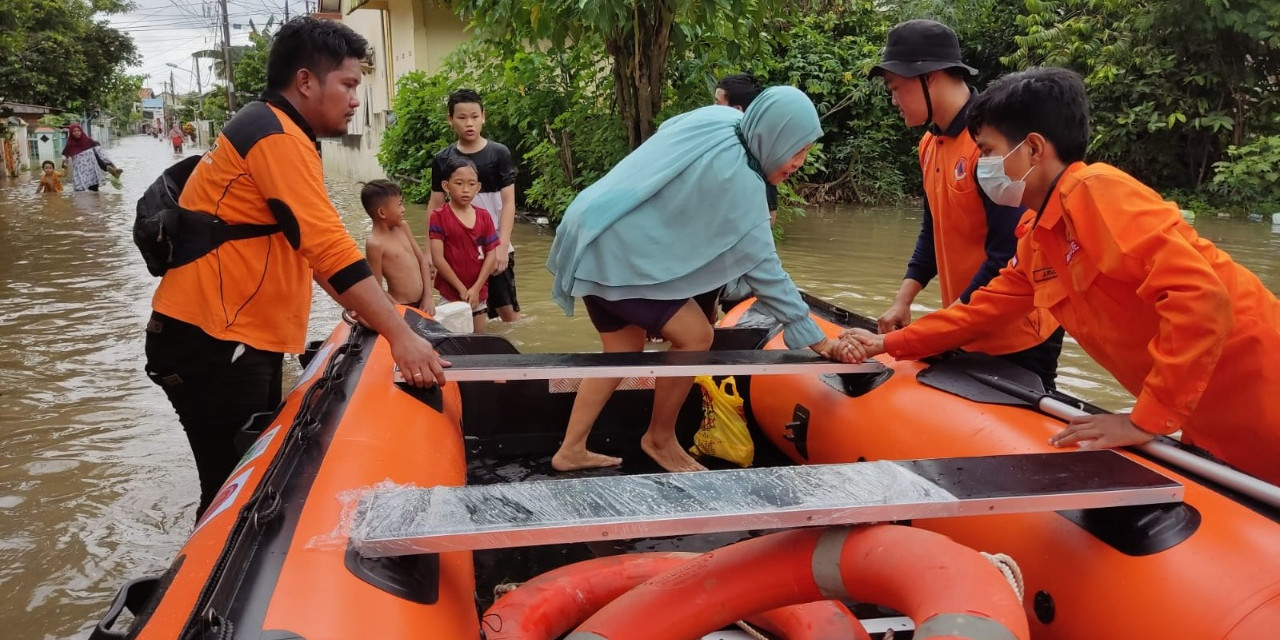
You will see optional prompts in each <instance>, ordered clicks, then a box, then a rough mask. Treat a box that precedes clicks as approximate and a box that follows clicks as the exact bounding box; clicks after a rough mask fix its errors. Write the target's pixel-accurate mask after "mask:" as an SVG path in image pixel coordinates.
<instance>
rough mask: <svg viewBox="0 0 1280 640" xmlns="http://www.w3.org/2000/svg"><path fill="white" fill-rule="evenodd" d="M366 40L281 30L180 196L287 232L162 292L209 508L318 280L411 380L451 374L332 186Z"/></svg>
mask: <svg viewBox="0 0 1280 640" xmlns="http://www.w3.org/2000/svg"><path fill="white" fill-rule="evenodd" d="M367 48H368V43H367V42H366V41H365V40H364V38H361V37H360V36H359V35H357V34H356V33H355V32H354V31H352V30H351V29H350V28H349V27H346V26H344V25H342V24H341V23H338V22H333V21H329V20H316V19H314V18H310V17H302V18H297V19H294V20H291V21H289V22H288V23H286V24H285V25H284V26H282V27H281V28H280V31H279V32H278V33H277V34H276V36H275V38H274V42H273V44H272V46H271V52H270V54H269V57H268V60H267V91H266V92H265V93H264V94H263V98H262V100H260V101H257V102H253V103H250V104H248V105H246V106H245V107H244V108H243V109H241V110H240V112H239V113H237V114H236V116H235V117H234V118H232V119H231V121H230V122H228V123H227V126H226V127H225V128H224V129H223V131H222V133H221V134H219V135H218V139H217V143H216V144H215V145H214V146H213V148H211V149H210V150H209V152H208V153H206V154H205V155H204V157H203V159H202V160H201V161H200V162H199V164H198V165H197V166H196V169H195V172H194V173H193V174H192V175H191V177H190V178H189V179H188V181H187V183H186V187H185V188H184V189H183V192H182V196H181V198H180V199H179V204H180V205H181V206H182V207H184V208H187V209H191V210H194V211H199V212H204V213H208V214H212V215H216V216H218V217H220V218H222V219H223V220H224V221H226V222H227V223H229V224H262V225H270V224H279V225H280V227H281V230H280V231H279V232H277V233H274V234H271V235H268V236H261V237H256V238H247V239H241V240H233V241H231V242H227V243H226V244H223V245H222V246H221V247H219V248H218V249H216V250H214V251H213V252H211V253H208V254H206V255H204V256H203V257H201V258H199V259H197V260H196V261H194V262H191V263H190V264H186V265H183V266H180V267H176V268H172V269H170V270H169V271H168V272H166V273H165V275H164V278H163V280H161V281H160V285H159V287H158V288H157V289H156V293H155V297H154V298H153V300H152V308H153V310H154V311H153V313H152V315H151V320H150V321H149V322H148V324H147V346H146V353H147V364H146V371H147V375H148V376H149V377H150V378H151V379H152V380H153V381H155V382H156V384H158V385H160V386H161V387H162V388H164V391H165V394H166V395H167V396H168V397H169V401H170V403H172V404H173V406H174V409H176V410H177V413H178V419H179V421H180V422H181V423H182V427H183V430H184V431H185V432H186V434H187V439H188V441H189V442H190V445H191V449H192V452H193V453H194V454H195V459H196V469H197V471H198V473H199V476H200V503H199V507H198V509H197V517H198V516H199V515H200V514H202V513H203V512H204V510H205V509H206V508H207V507H208V506H209V503H210V502H211V501H212V499H213V497H214V496H215V495H216V493H217V491H218V488H219V486H221V485H222V483H223V481H225V480H226V479H227V476H228V474H229V473H230V472H231V470H232V469H233V468H234V467H235V464H236V462H237V458H238V455H237V453H236V450H235V447H234V446H233V444H232V438H233V436H234V435H235V433H236V432H237V431H238V430H239V429H240V427H241V426H242V425H244V423H245V421H246V420H247V419H248V418H249V417H250V416H251V415H253V414H254V413H258V412H264V411H274V410H275V409H276V407H277V405H279V403H280V398H281V360H282V356H283V354H284V353H301V352H302V350H303V345H304V342H305V340H306V328H307V317H308V315H309V312H310V307H311V291H312V289H311V281H312V279H313V278H314V280H315V281H316V282H318V283H319V284H320V286H321V287H323V288H324V290H325V291H326V292H328V293H329V295H331V296H333V298H334V299H335V300H337V301H338V303H339V304H341V305H342V306H343V307H345V308H347V309H353V310H355V311H356V312H357V313H358V314H359V316H360V318H361V319H362V320H363V321H364V322H365V323H366V324H368V325H369V326H370V327H372V328H373V329H374V330H376V331H377V332H378V333H380V334H381V335H383V336H384V337H386V339H387V340H388V341H389V342H390V344H391V352H392V355H393V356H394V358H395V361H396V364H398V365H399V367H400V370H401V371H402V372H403V375H404V378H405V379H406V380H407V381H409V382H410V383H411V384H415V385H417V386H426V385H428V384H435V383H437V382H441V383H442V382H444V374H443V371H442V369H441V366H442V361H441V360H440V357H439V356H438V355H437V354H436V353H435V351H434V350H433V349H432V348H431V345H430V344H429V343H428V342H427V341H426V340H424V339H423V338H422V337H420V336H418V335H417V334H416V333H414V332H413V330H412V329H411V328H410V327H409V325H408V324H407V323H406V322H405V321H404V320H403V319H402V318H401V317H400V316H399V315H398V314H397V312H396V309H395V307H394V306H392V305H391V303H390V302H389V301H388V300H387V297H386V294H384V293H383V292H382V288H381V287H380V286H379V284H378V283H377V282H376V281H375V280H374V278H373V273H372V271H371V270H370V269H369V265H368V263H366V262H365V259H364V256H362V255H361V254H360V250H359V249H358V248H357V246H356V242H355V240H353V239H352V238H351V236H349V235H348V234H347V231H346V228H345V227H343V225H342V220H341V219H340V218H339V215H338V212H337V211H336V210H335V209H334V208H333V205H332V204H331V203H330V201H329V197H328V194H327V192H326V191H325V186H324V176H323V168H322V166H321V163H320V154H319V146H318V143H317V141H316V137H317V136H337V135H342V134H343V133H345V132H346V129H347V122H348V121H349V120H350V119H351V116H352V115H353V113H354V112H355V109H356V107H358V106H359V105H360V102H359V99H358V97H357V96H358V93H357V90H356V88H357V86H358V85H359V84H360V77H361V76H360V60H361V59H363V58H364V57H365V55H366V53H367ZM388 384H390V380H388Z"/></svg>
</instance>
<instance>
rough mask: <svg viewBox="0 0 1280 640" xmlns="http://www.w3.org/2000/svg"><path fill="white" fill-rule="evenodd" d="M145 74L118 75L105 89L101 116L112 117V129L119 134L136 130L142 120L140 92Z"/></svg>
mask: <svg viewBox="0 0 1280 640" xmlns="http://www.w3.org/2000/svg"><path fill="white" fill-rule="evenodd" d="M144 80H146V77H145V76H140V75H116V76H113V78H112V81H111V82H110V83H109V84H108V85H107V87H106V88H105V89H104V91H105V96H104V98H103V102H102V109H101V111H100V113H99V115H100V116H102V117H103V118H104V119H105V118H108V117H109V118H110V122H111V129H112V130H113V131H115V132H116V133H117V134H126V133H132V132H134V131H136V130H137V129H136V126H137V125H138V124H139V123H141V122H142V120H143V118H142V111H141V110H140V109H139V108H138V93H139V92H140V91H141V89H142V84H143V81H144Z"/></svg>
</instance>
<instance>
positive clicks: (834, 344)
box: [813, 329, 884, 364]
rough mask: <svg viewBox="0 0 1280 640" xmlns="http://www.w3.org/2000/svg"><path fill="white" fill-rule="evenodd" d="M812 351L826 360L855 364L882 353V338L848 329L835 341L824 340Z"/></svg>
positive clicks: (867, 332) (863, 330) (861, 330)
mask: <svg viewBox="0 0 1280 640" xmlns="http://www.w3.org/2000/svg"><path fill="white" fill-rule="evenodd" d="M813 350H814V351H817V352H818V353H819V354H821V355H822V356H823V357H825V358H827V359H828V360H836V361H839V362H848V363H853V364H857V363H859V362H862V361H863V360H866V359H867V358H870V357H872V356H876V355H880V354H882V353H884V336H882V335H877V334H874V333H871V332H870V331H867V330H865V329H849V330H847V331H844V332H842V333H841V334H840V336H839V337H838V338H836V339H835V340H832V339H830V338H824V339H823V340H822V342H819V343H818V344H816V345H814V347H813Z"/></svg>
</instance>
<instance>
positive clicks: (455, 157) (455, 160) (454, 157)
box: [440, 153, 480, 184]
mask: <svg viewBox="0 0 1280 640" xmlns="http://www.w3.org/2000/svg"><path fill="white" fill-rule="evenodd" d="M463 167H471V170H472V171H475V172H476V175H479V173H480V172H479V170H478V169H476V163H474V162H472V161H471V158H468V157H466V156H464V155H461V154H457V153H454V154H450V155H449V158H448V159H447V160H445V161H444V166H443V167H441V171H440V174H441V175H440V182H441V184H443V183H445V182H448V181H449V179H450V178H452V177H453V174H454V172H456V171H457V170H458V169H461V168H463Z"/></svg>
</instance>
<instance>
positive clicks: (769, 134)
mask: <svg viewBox="0 0 1280 640" xmlns="http://www.w3.org/2000/svg"><path fill="white" fill-rule="evenodd" d="M821 135H822V127H821V125H820V124H819V121H818V112H817V110H816V109H814V106H813V102H812V101H810V100H809V98H808V96H806V95H805V94H804V93H803V92H801V91H800V90H799V89H796V88H795V87H773V88H770V89H767V90H765V91H764V92H763V93H761V94H760V95H759V96H758V97H757V98H756V99H755V100H754V101H753V102H752V103H751V106H750V107H748V108H747V111H746V113H740V112H738V111H737V110H736V109H732V108H730V107H720V106H712V107H703V108H701V109H696V110H694V111H690V112H688V113H684V114H681V115H679V116H676V117H674V118H671V119H670V120H668V121H667V122H665V123H663V125H662V126H661V127H659V128H658V131H657V133H655V134H654V135H653V137H651V138H650V139H649V140H647V141H646V142H645V143H644V144H642V145H640V147H639V148H638V149H636V150H635V151H633V152H631V154H630V155H628V156H627V157H625V158H623V159H622V161H621V162H619V163H618V164H617V166H615V167H614V168H613V169H612V170H611V171H609V173H608V174H606V175H605V176H604V177H603V178H601V179H600V180H599V181H597V182H596V183H595V184H593V185H591V186H590V187H587V189H586V190H584V191H583V192H582V193H580V194H578V197H577V198H574V200H573V202H572V203H570V204H569V208H568V210H567V211H566V212H565V215H564V219H563V220H562V221H561V224H560V227H559V229H557V231H556V237H555V241H554V242H553V243H552V245H551V254H550V255H549V256H548V258H547V269H549V270H550V271H551V273H552V274H553V278H552V285H551V297H552V299H553V300H554V301H555V302H556V303H557V304H559V305H560V307H561V308H562V309H564V311H565V313H567V314H569V315H573V299H574V298H577V297H582V296H585V295H596V296H600V297H602V298H605V299H607V300H621V299H625V298H648V299H655V300H679V299H682V298H689V297H692V296H695V295H698V294H700V293H705V292H707V291H711V290H713V289H716V288H718V287H720V286H721V285H723V284H725V283H726V282H729V281H730V280H733V279H735V278H738V277H739V276H742V275H743V274H745V273H747V272H748V271H751V270H752V269H753V268H755V267H756V266H757V265H759V264H760V263H761V262H762V261H764V260H765V259H766V258H768V257H770V256H772V255H773V252H774V246H773V234H772V232H771V230H770V228H769V212H768V206H767V205H766V203H765V198H764V180H765V176H767V175H769V174H772V173H773V172H775V171H777V170H778V169H780V168H781V167H782V166H783V165H785V164H786V163H787V162H788V161H789V160H790V159H791V158H792V157H793V156H795V154H797V153H799V152H800V151H801V150H802V149H804V148H805V147H806V146H808V145H809V144H811V143H812V142H813V141H814V140H817V139H818V138H819V137H820V136H821Z"/></svg>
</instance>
